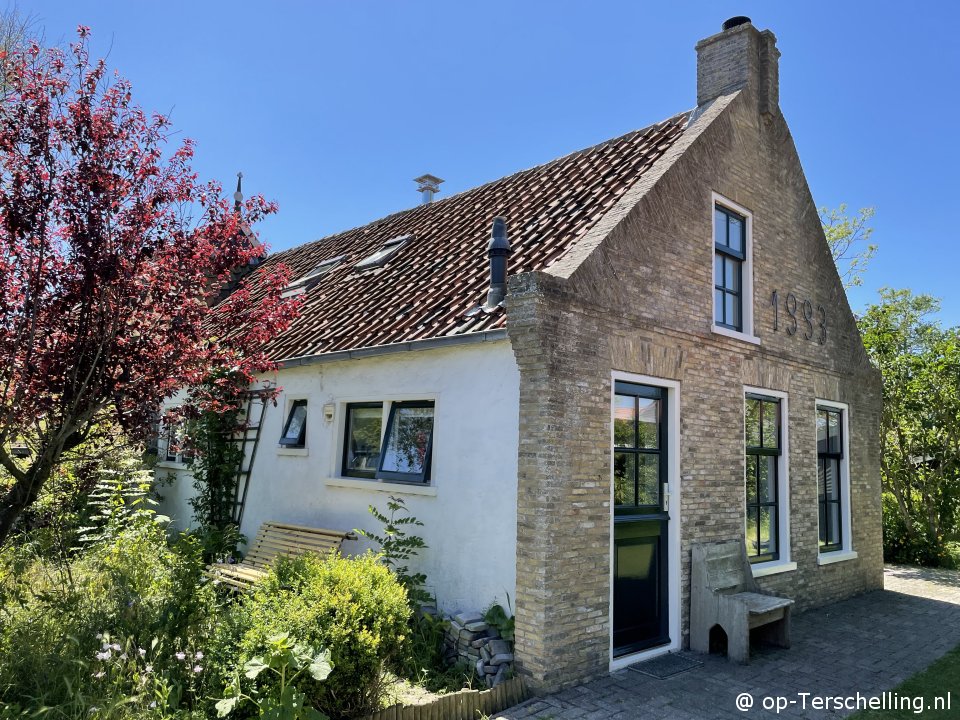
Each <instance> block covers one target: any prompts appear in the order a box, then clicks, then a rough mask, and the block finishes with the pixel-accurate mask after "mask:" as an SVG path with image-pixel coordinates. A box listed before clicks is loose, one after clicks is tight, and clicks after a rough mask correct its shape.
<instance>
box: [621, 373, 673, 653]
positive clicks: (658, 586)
mask: <svg viewBox="0 0 960 720" xmlns="http://www.w3.org/2000/svg"><path fill="white" fill-rule="evenodd" d="M666 428H667V391H666V390H665V389H663V388H658V387H652V386H650V385H639V384H637V383H630V382H623V381H620V380H618V381H616V384H615V387H614V404H613V499H614V523H613V543H614V552H613V654H614V656H615V657H617V656H621V655H627V654H629V653H635V652H639V651H640V650H646V649H648V648H652V647H656V646H658V645H665V644H667V643H669V642H670V635H669V630H668V628H669V592H668V582H667V577H668V576H667V544H668V543H667V528H668V524H669V520H670V518H669V515H668V513H667V498H666V493H665V489H666V483H667V467H668V465H667V462H668V458H667V432H666Z"/></svg>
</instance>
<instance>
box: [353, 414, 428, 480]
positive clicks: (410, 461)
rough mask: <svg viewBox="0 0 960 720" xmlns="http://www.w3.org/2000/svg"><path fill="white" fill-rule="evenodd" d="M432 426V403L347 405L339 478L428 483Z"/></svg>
mask: <svg viewBox="0 0 960 720" xmlns="http://www.w3.org/2000/svg"><path fill="white" fill-rule="evenodd" d="M433 421H434V402H433V400H404V401H396V402H388V403H384V402H357V403H348V404H347V406H346V420H345V422H344V438H343V461H342V465H341V473H342V474H343V475H344V476H347V477H359V478H368V479H371V480H385V481H389V482H407V483H419V484H424V485H427V484H429V483H430V470H431V464H432V456H433Z"/></svg>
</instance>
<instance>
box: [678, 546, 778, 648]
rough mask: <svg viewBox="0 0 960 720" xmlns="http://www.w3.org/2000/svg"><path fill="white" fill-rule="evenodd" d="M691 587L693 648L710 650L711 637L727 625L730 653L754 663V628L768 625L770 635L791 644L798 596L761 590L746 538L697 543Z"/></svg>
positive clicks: (694, 552) (768, 634)
mask: <svg viewBox="0 0 960 720" xmlns="http://www.w3.org/2000/svg"><path fill="white" fill-rule="evenodd" d="M690 580H691V588H690V648H691V649H692V650H695V651H697V652H702V653H708V652H710V649H711V648H710V636H711V633H712V632H713V631H714V629H715V628H717V627H719V628H721V629H722V630H723V631H724V632H725V633H726V636H727V657H728V658H729V659H730V660H733V661H735V662H740V663H749V662H750V631H751V630H753V629H754V628H764V629H763V631H762V632H763V634H764V635H765V639H766V640H767V641H769V642H772V643H773V644H775V645H778V646H780V647H785V648H788V647H790V608H791V607H792V606H793V600H790V599H788V598H781V597H775V596H773V595H765V594H763V593H761V592H760V589H759V587H758V586H757V583H756V581H755V580H754V579H753V572H752V571H751V569H750V563H749V562H748V561H747V553H746V549H745V548H744V545H743V541H742V540H739V541H738V540H732V541H727V542H719V543H709V544H697V545H694V546H693V566H692V570H691V579H690Z"/></svg>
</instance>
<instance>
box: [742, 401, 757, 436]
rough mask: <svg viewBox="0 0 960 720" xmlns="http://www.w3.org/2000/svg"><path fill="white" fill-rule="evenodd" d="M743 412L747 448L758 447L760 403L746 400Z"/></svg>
mask: <svg viewBox="0 0 960 720" xmlns="http://www.w3.org/2000/svg"><path fill="white" fill-rule="evenodd" d="M745 410H746V414H747V417H746V432H747V447H760V401H759V400H755V399H754V398H747V401H746V405H745Z"/></svg>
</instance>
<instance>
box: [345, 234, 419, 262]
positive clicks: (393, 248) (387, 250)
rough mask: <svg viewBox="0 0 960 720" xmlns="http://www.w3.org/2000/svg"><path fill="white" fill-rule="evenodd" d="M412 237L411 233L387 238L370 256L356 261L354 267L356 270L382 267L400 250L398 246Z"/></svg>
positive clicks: (401, 245) (400, 246)
mask: <svg viewBox="0 0 960 720" xmlns="http://www.w3.org/2000/svg"><path fill="white" fill-rule="evenodd" d="M412 239H413V235H401V236H400V237H395V238H393V239H392V240H387V241H386V242H385V243H384V244H383V247H382V248H380V249H379V250H377V251H376V252H375V253H374V254H373V255H371V256H370V257H367V258H364V259H363V260H361V261H360V262H358V263H357V264H356V265H355V266H354V267H356V268H357V270H367V269H369V268H375V267H382V266H383V265H386V264H387V262H388V261H389V260H390V259H391V258H392V257H393V256H394V255H396V254H397V253H398V252H399V251H400V248H402V247H403V246H404V245H406V244H407V242H409V241H410V240H412Z"/></svg>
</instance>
